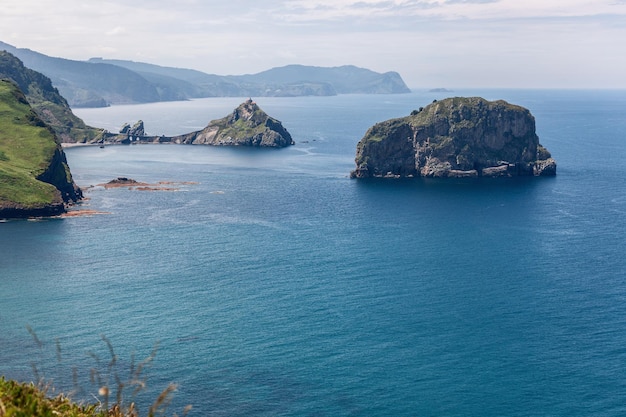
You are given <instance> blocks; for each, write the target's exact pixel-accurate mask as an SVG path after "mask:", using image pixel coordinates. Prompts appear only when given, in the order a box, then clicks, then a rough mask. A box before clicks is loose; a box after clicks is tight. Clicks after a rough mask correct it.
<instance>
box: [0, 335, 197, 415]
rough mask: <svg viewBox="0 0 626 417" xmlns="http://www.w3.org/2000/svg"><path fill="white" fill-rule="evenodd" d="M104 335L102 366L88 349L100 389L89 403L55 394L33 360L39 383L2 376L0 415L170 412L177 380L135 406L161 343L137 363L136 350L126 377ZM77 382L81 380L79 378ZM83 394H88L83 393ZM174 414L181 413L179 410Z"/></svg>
mask: <svg viewBox="0 0 626 417" xmlns="http://www.w3.org/2000/svg"><path fill="white" fill-rule="evenodd" d="M26 328H27V330H28V331H29V333H30V334H31V335H32V337H33V340H34V341H35V343H36V345H37V346H38V347H39V348H40V349H41V348H42V347H43V345H44V343H43V342H42V341H41V340H40V339H39V337H38V336H37V334H36V333H35V331H34V330H33V329H32V328H31V327H30V326H26ZM101 338H102V340H103V341H104V343H105V344H106V346H107V349H108V351H109V353H110V361H109V362H108V364H106V365H105V366H104V368H102V367H101V365H102V363H101V360H100V357H98V355H97V354H95V353H94V352H89V355H90V356H91V357H92V358H93V359H95V361H96V367H95V368H91V369H90V370H89V374H90V380H91V383H92V384H93V385H92V388H93V387H94V386H95V388H96V390H95V392H97V395H96V394H95V392H94V394H91V397H89V398H91V400H90V402H89V403H87V402H77V401H75V400H74V399H72V398H71V397H70V396H69V395H67V394H63V393H62V394H55V392H56V391H55V389H54V387H53V385H52V384H50V383H46V382H45V381H46V379H45V378H44V377H43V376H42V374H41V373H40V372H39V370H38V369H37V366H36V365H35V364H34V363H32V364H31V365H32V366H33V371H34V374H35V380H37V381H40V382H39V383H38V384H34V383H32V382H30V383H27V382H17V381H15V380H11V379H6V378H5V377H4V376H0V417H39V416H41V417H140V416H146V417H155V416H166V415H168V414H167V413H168V407H169V405H170V402H171V399H172V396H173V395H174V392H175V391H176V384H173V383H170V384H169V385H168V386H167V387H166V388H165V389H164V390H163V391H161V393H160V394H158V395H156V394H155V395H156V398H154V400H153V401H152V404H151V405H149V406H148V405H144V407H146V408H145V409H144V411H143V412H140V411H139V410H138V407H136V406H135V400H136V399H137V397H136V396H137V394H138V393H139V392H141V391H143V390H145V389H146V385H147V381H146V377H145V375H144V374H145V370H146V369H147V368H148V367H149V366H150V364H151V362H152V361H153V359H154V357H155V355H156V351H157V347H158V344H156V345H155V347H154V349H153V350H152V352H151V353H150V355H149V356H148V357H146V358H145V359H144V360H143V361H141V362H140V363H138V364H135V361H134V354H133V356H132V358H131V365H130V370H129V372H130V375H129V376H128V379H126V378H123V377H122V376H121V375H120V373H119V372H118V371H121V370H119V369H118V368H119V366H118V365H119V364H118V358H117V354H116V353H115V352H114V350H113V345H112V344H111V342H110V341H109V340H108V339H107V338H106V337H105V336H101ZM56 348H57V360H58V361H59V362H60V361H61V348H60V344H59V342H58V340H57V341H56ZM74 373H75V374H74V378H77V375H76V368H74ZM74 383H75V384H78V382H77V381H76V380H75V382H74ZM77 388H79V387H78V386H77V385H76V386H75V388H74V391H72V392H77V391H80V389H78V390H77ZM90 391H91V390H90ZM126 394H129V395H130V398H129V399H127V398H125V397H126ZM82 397H83V398H85V395H84V393H83V395H82ZM191 409H192V406H191V405H187V406H186V407H185V408H184V409H183V410H182V413H181V416H186V415H187V414H188V413H189V412H190V411H191ZM172 415H173V416H174V417H177V416H178V414H176V413H173V414H172Z"/></svg>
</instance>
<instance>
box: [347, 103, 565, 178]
mask: <svg viewBox="0 0 626 417" xmlns="http://www.w3.org/2000/svg"><path fill="white" fill-rule="evenodd" d="M355 162H356V169H355V170H354V171H352V172H351V174H350V176H351V177H352V178H368V177H394V178H398V177H413V176H422V177H480V176H484V177H498V176H508V177H510V176H520V175H535V176H540V175H555V174H556V161H555V160H554V159H553V158H552V157H551V155H550V152H548V150H547V149H545V148H544V147H543V146H541V145H540V144H539V138H538V137H537V134H536V132H535V118H534V117H533V116H532V115H531V114H530V111H528V110H527V109H525V108H523V107H520V106H516V105H513V104H509V103H507V102H505V101H503V100H498V101H487V100H485V99H483V98H480V97H469V98H466V97H454V98H448V99H445V100H440V101H435V102H433V103H432V104H430V105H428V106H426V107H425V108H420V109H419V110H414V111H413V112H412V113H411V115H410V116H407V117H403V118H399V119H392V120H387V121H384V122H381V123H377V124H376V125H374V126H373V127H371V128H370V129H369V130H368V131H367V133H366V134H365V136H364V137H363V139H361V140H360V141H359V143H358V145H357V151H356V158H355Z"/></svg>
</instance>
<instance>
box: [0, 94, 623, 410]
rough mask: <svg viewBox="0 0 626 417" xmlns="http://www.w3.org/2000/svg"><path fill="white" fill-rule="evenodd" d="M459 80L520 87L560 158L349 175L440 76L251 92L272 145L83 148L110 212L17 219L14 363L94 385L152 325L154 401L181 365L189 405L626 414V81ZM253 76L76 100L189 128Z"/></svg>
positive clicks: (181, 390)
mask: <svg viewBox="0 0 626 417" xmlns="http://www.w3.org/2000/svg"><path fill="white" fill-rule="evenodd" d="M449 95H466V96H468V95H478V96H483V97H485V98H487V99H506V100H508V101H509V102H511V103H515V104H520V105H522V106H525V107H527V108H528V109H529V110H530V111H531V112H532V113H533V115H534V116H535V118H536V122H537V133H538V135H539V137H540V141H541V143H542V144H543V145H544V146H546V147H547V148H548V149H549V150H550V151H551V152H552V154H553V156H554V157H555V158H556V160H557V162H558V173H557V176H556V177H553V178H516V179H465V180H433V179H430V180H429V179H411V180H390V179H386V180H366V181H364V180H351V179H349V177H348V175H349V171H350V170H351V169H353V168H354V154H355V148H356V143H357V142H358V140H359V139H360V138H361V137H362V136H363V135H364V133H365V131H366V130H367V128H368V127H370V126H371V125H373V124H374V123H376V122H379V121H382V120H386V119H389V118H392V117H401V116H404V115H407V114H409V113H410V112H411V111H412V110H413V109H416V108H419V107H422V106H425V105H427V104H428V103H430V102H432V100H434V99H440V98H443V97H444V96H446V94H443V93H427V92H424V91H416V92H414V93H411V94H406V95H384V96H369V95H342V96H336V97H301V98H258V99H257V103H258V104H259V105H260V106H261V108H262V109H264V110H265V111H266V112H267V113H268V114H270V115H271V116H273V117H275V118H277V119H279V120H281V121H282V122H283V125H284V126H285V127H286V128H287V129H288V130H289V132H290V133H291V134H292V136H293V138H294V140H295V141H296V144H295V146H292V147H289V148H285V149H279V150H276V149H269V150H267V149H239V148H218V147H204V146H182V145H180V146H178V145H138V146H107V147H105V148H103V149H101V148H99V147H81V148H70V149H67V150H66V154H67V159H68V162H69V164H70V167H71V169H72V173H73V174H74V178H75V180H76V182H77V183H78V184H79V185H80V186H81V187H83V189H84V190H86V195H87V197H88V198H89V200H88V201H86V202H85V203H84V204H83V208H84V209H92V210H96V211H99V212H103V213H106V214H100V215H94V216H91V217H78V218H66V219H55V220H42V221H10V222H7V223H3V224H0V254H1V256H0V375H5V376H6V377H8V378H16V379H20V380H26V381H30V380H34V379H35V378H36V377H45V378H46V379H48V380H52V381H53V382H54V383H55V385H58V386H60V388H59V389H62V390H64V391H66V392H67V391H73V392H75V395H76V397H78V398H82V399H86V400H87V401H92V402H93V401H95V400H96V398H99V399H100V400H102V397H97V390H98V386H99V385H109V386H112V387H115V386H116V383H115V381H114V374H115V372H117V373H118V376H120V378H127V377H129V375H128V374H129V372H130V371H127V370H128V369H130V368H132V367H134V368H135V369H136V367H137V365H138V364H139V363H140V362H141V361H142V360H143V359H145V358H147V357H148V356H149V355H150V353H151V352H152V350H153V349H154V348H155V345H156V344H158V348H157V349H156V356H155V357H154V359H153V360H152V362H151V363H150V364H149V365H150V366H146V370H145V373H144V374H143V375H145V377H146V381H147V386H148V388H147V390H148V392H147V394H145V396H144V397H138V398H137V401H139V404H140V405H141V407H143V411H144V412H145V410H146V407H147V404H149V403H150V402H151V400H153V399H154V398H155V397H156V395H158V392H159V391H160V390H162V389H163V388H165V387H166V386H167V385H168V384H169V383H171V382H172V383H176V384H177V386H178V391H177V392H176V393H175V395H174V397H173V400H172V404H171V406H170V408H169V410H168V411H169V413H170V414H171V413H174V412H176V413H178V414H179V415H180V414H181V412H182V409H183V407H184V406H185V405H187V404H191V405H192V406H193V409H192V411H191V414H190V415H197V416H205V415H208V416H248V415H260V416H277V415H281V416H282V415H285V416H307V415H317V416H340V415H365V416H370V415H396V416H400V415H403V416H409V415H416V416H417V415H419V416H431V415H432V416H435V415H436V416H502V415H516V416H537V415H560V416H576V415H579V416H588V415H624V414H626V394H625V393H626V260H625V259H626V258H625V254H626V237H625V233H626V165H625V164H624V161H625V160H626V91H566V90H563V91H555V90H474V91H469V90H468V91H458V92H454V93H450V94H449ZM244 99H245V98H210V99H201V100H193V101H188V102H173V103H158V104H149V105H136V106H113V107H110V108H105V109H82V110H77V111H76V113H77V114H78V115H79V116H80V117H82V118H83V119H84V120H85V121H86V122H87V123H89V124H91V125H94V126H99V127H103V128H107V129H109V130H110V131H116V130H117V129H119V127H121V125H122V124H123V123H125V122H130V123H133V122H134V121H136V120H138V119H142V120H143V121H144V122H145V126H146V130H147V132H148V133H150V134H166V135H171V134H172V135H173V134H181V133H186V132H189V131H193V130H197V129H201V128H202V127H203V126H205V125H206V124H207V123H208V121H209V120H211V119H216V118H220V117H223V116H225V115H227V114H228V113H229V112H230V111H232V109H233V108H234V107H236V106H237V105H238V104H239V103H240V102H242V101H243V100H244ZM119 176H125V177H129V178H133V179H135V180H137V181H142V182H146V183H150V184H155V183H158V182H159V181H168V182H174V183H176V184H167V185H166V187H170V188H176V189H177V191H153V192H150V191H138V190H128V189H104V188H103V187H101V186H98V184H102V183H104V182H107V181H109V180H111V179H113V178H116V177H119ZM28 329H31V333H32V334H29V330H28ZM107 341H108V342H109V343H110V346H111V348H112V349H113V350H114V352H113V353H112V352H111V351H110V350H109V347H108V345H107ZM112 355H115V358H116V360H115V361H112V360H111V359H112V357H113V356H112ZM91 369H95V370H96V371H95V372H92V375H91V376H92V378H91V379H93V381H90V375H89V374H90V370H91ZM113 370H116V371H113ZM94 375H95V376H94ZM98 377H100V378H101V380H100V381H98V380H97V378H98ZM107 378H108V379H107ZM124 392H125V394H126V397H125V399H126V400H129V399H134V397H133V396H132V390H130V389H128V387H127V389H126V390H125V391H124Z"/></svg>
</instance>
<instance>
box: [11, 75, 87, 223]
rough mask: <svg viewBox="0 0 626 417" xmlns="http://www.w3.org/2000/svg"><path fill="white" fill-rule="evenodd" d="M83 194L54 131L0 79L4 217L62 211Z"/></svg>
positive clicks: (16, 87) (23, 97)
mask: <svg viewBox="0 0 626 417" xmlns="http://www.w3.org/2000/svg"><path fill="white" fill-rule="evenodd" d="M81 198H82V192H81V190H80V189H79V188H78V187H77V186H76V184H74V181H73V179H72V175H71V173H70V170H69V167H68V165H67V161H66V159H65V154H64V152H63V150H62V149H61V145H60V141H59V139H58V138H57V136H56V135H55V132H54V130H53V129H52V128H50V127H49V126H48V125H46V124H45V123H44V122H43V121H42V120H41V119H40V118H39V116H38V115H37V114H36V113H35V111H34V110H33V109H32V108H31V106H30V104H29V103H28V101H27V100H26V97H25V96H24V94H23V93H22V91H21V90H20V89H19V87H18V86H17V85H16V84H15V83H13V82H12V81H8V80H0V219H3V218H16V217H33V216H54V215H58V214H61V213H63V212H65V210H66V204H68V203H72V202H76V201H78V200H80V199H81Z"/></svg>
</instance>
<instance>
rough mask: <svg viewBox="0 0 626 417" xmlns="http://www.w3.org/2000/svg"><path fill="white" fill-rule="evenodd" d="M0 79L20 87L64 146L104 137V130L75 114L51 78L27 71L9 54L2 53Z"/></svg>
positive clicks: (0, 57) (20, 62) (0, 56)
mask: <svg viewBox="0 0 626 417" xmlns="http://www.w3.org/2000/svg"><path fill="white" fill-rule="evenodd" d="M0 78H5V79H10V80H13V82H15V83H16V84H17V85H18V86H19V87H20V89H21V90H22V91H23V92H24V94H25V95H26V98H27V99H28V102H29V103H30V104H31V106H32V107H33V110H35V112H36V113H37V115H38V116H39V117H40V118H41V119H42V120H43V121H44V122H45V123H46V124H47V125H49V126H50V127H52V128H53V129H54V131H55V133H56V135H57V137H59V138H60V139H61V141H62V142H89V141H93V140H94V139H96V138H98V137H100V136H101V135H102V129H96V128H93V127H90V126H87V125H86V124H85V123H84V122H83V121H82V120H81V119H80V118H79V117H77V116H76V115H74V113H72V110H71V109H70V106H69V105H68V103H67V101H66V100H65V98H63V97H62V96H61V95H60V94H59V91H58V90H57V89H56V88H55V87H54V86H53V85H52V81H51V80H50V79H49V78H48V77H46V76H45V75H43V74H41V73H39V72H37V71H33V70H31V69H29V68H26V67H25V66H24V64H23V63H22V61H20V60H19V59H18V58H17V57H15V56H14V55H12V54H10V53H8V52H6V51H0Z"/></svg>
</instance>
